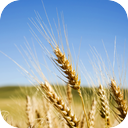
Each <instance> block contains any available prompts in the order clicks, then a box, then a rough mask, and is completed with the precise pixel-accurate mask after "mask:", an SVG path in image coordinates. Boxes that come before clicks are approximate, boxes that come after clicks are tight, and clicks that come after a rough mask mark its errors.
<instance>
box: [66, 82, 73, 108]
mask: <svg viewBox="0 0 128 128" xmlns="http://www.w3.org/2000/svg"><path fill="white" fill-rule="evenodd" d="M67 99H68V106H69V107H71V103H72V88H71V87H70V85H69V84H67Z"/></svg>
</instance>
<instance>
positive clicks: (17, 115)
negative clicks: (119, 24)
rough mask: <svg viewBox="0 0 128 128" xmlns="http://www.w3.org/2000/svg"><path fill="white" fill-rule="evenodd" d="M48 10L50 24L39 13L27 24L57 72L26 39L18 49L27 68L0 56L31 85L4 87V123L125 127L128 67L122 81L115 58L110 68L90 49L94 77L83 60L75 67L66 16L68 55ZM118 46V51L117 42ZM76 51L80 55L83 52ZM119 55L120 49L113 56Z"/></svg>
mask: <svg viewBox="0 0 128 128" xmlns="http://www.w3.org/2000/svg"><path fill="white" fill-rule="evenodd" d="M43 7H44V5H43ZM44 11H45V15H46V18H47V20H48V25H46V24H45V23H44V22H43V20H42V18H41V16H40V15H39V13H38V12H36V11H35V14H36V18H35V19H33V18H30V19H29V21H30V24H31V25H29V27H30V32H31V34H32V36H33V38H34V39H35V40H36V41H37V43H38V44H39V46H40V47H41V48H42V52H43V54H44V55H45V57H48V58H49V60H50V63H52V64H53V68H52V69H53V70H52V71H51V69H50V68H49V67H48V64H47V62H46V65H45V66H44V65H43V64H42V63H40V62H39V60H38V55H37V52H36V50H35V49H36V48H35V47H34V46H33V48H31V46H30V44H29V43H28V41H27V39H25V41H26V42H25V46H24V47H21V49H20V48H18V46H16V47H17V49H18V50H19V52H20V53H21V55H22V57H23V59H24V60H25V62H26V64H27V66H28V69H26V68H24V67H22V66H21V65H20V64H18V63H17V62H16V61H15V60H13V59H12V58H11V57H9V56H8V55H6V53H3V52H2V51H0V52H1V53H2V54H4V55H5V56H6V57H8V58H9V59H11V61H13V62H14V63H15V64H16V65H17V66H18V67H19V69H20V70H21V72H22V73H23V74H24V75H25V76H26V77H27V79H29V81H30V83H31V85H29V86H24V87H23V86H20V87H18V86H12V87H10V86H8V87H1V88H0V110H1V112H2V115H3V118H4V119H5V120H6V121H7V122H8V123H9V124H10V125H12V126H16V127H18V128H21V127H24V128H103V127H104V128H109V127H113V126H116V125H118V124H119V123H121V122H122V121H123V120H124V119H125V117H126V115H127V110H128V107H127V106H128V89H127V88H126V87H127V81H126V75H127V74H126V70H127V69H126V68H127V67H125V68H124V72H123V75H122V77H121V79H117V77H118V76H117V74H116V73H115V71H114V67H112V66H111V63H117V61H116V59H115V58H114V60H113V62H110V61H109V57H108V60H107V61H108V63H109V66H110V68H108V67H107V66H106V63H105V62H104V61H103V58H102V56H101V55H100V51H98V52H97V50H96V49H95V48H92V47H91V48H90V49H91V52H92V53H91V54H90V56H92V57H91V58H92V59H91V65H92V68H93V70H94V74H93V75H94V76H95V78H93V77H92V76H91V75H90V74H89V71H87V68H88V67H85V66H84V64H83V62H82V61H81V62H80V63H77V62H75V60H74V57H73V56H72V53H71V51H70V47H69V45H70V42H68V35H67V31H66V29H67V28H66V26H65V23H64V16H63V14H62V19H61V20H62V26H63V31H64V32H63V34H64V37H65V43H66V45H67V49H66V50H65V49H64V47H63V42H64V41H62V37H61V34H62V33H61V29H60V21H61V20H60V19H59V16H58V26H57V24H56V23H55V26H56V30H57V34H58V37H55V36H54V30H53V29H52V26H51V23H50V21H49V19H48V15H47V12H46V10H45V7H44ZM34 29H36V30H37V31H38V32H39V33H38V34H40V35H41V36H42V37H43V38H45V40H46V41H47V43H48V44H49V46H50V47H51V49H49V47H48V48H47V47H45V44H43V42H41V39H40V38H39V37H38V34H37V33H36V32H35V31H34ZM114 46H115V47H116V42H115V43H114ZM75 50H77V51H79V49H75ZM105 51H106V56H107V55H108V54H107V50H106V49H105ZM115 52H116V49H114V51H113V53H115ZM82 53H83V52H82ZM83 54H84V53H83ZM114 57H115V56H114ZM78 58H80V56H79V57H78ZM42 59H43V57H42ZM74 63H75V64H74ZM74 65H75V66H76V68H75V66H74ZM81 65H82V66H81ZM43 68H46V69H48V70H50V71H49V72H50V75H51V76H52V75H54V77H55V78H56V79H59V80H61V81H62V83H61V84H60V83H57V82H56V83H52V81H49V79H48V78H46V75H45V74H44V72H43ZM55 69H56V70H57V71H58V72H57V73H56V72H54V70H55ZM37 74H38V76H39V77H38V76H37ZM81 74H83V75H84V77H85V79H86V80H87V82H88V85H87V86H85V85H82V84H81V81H82V79H81V77H80V76H81ZM99 120H101V121H99Z"/></svg>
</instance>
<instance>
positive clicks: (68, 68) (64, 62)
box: [54, 46, 89, 128]
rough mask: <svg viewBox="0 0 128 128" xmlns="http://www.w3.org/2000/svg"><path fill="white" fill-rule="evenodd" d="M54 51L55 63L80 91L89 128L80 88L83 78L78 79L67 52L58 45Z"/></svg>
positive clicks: (69, 82) (73, 86)
mask: <svg viewBox="0 0 128 128" xmlns="http://www.w3.org/2000/svg"><path fill="white" fill-rule="evenodd" d="M54 53H55V55H56V57H57V59H55V60H56V62H55V63H56V64H57V66H59V67H60V68H61V70H62V72H64V73H65V74H66V78H67V79H68V84H69V85H70V86H71V87H72V88H73V89H75V90H77V91H78V93H79V96H80V98H81V101H82V106H83V109H84V114H85V117H86V121H87V127H88V128H89V122H88V117H87V114H86V111H85V106H84V100H83V97H82V94H81V90H80V84H81V80H78V74H76V72H75V70H73V68H72V65H71V64H70V63H69V60H68V59H67V58H66V56H65V54H63V53H62V52H61V50H60V49H59V47H58V46H57V47H56V48H55V49H54Z"/></svg>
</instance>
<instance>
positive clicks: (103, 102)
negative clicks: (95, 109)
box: [98, 84, 110, 127]
mask: <svg viewBox="0 0 128 128" xmlns="http://www.w3.org/2000/svg"><path fill="white" fill-rule="evenodd" d="M98 96H99V99H100V115H101V117H102V118H104V119H105V120H106V126H107V127H109V126H110V117H109V115H110V114H109V104H108V100H107V98H106V95H105V91H104V89H103V87H102V85H101V84H100V86H99V88H98Z"/></svg>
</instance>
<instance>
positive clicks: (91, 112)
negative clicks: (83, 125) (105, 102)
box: [88, 99, 97, 128]
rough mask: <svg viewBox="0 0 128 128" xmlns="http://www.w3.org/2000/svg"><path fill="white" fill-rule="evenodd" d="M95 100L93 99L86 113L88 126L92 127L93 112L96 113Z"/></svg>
mask: <svg viewBox="0 0 128 128" xmlns="http://www.w3.org/2000/svg"><path fill="white" fill-rule="evenodd" d="M96 103H97V102H96V100H95V99H94V100H93V102H92V106H91V110H90V111H89V114H88V121H89V124H90V125H89V126H90V128H94V124H95V123H94V121H95V113H96Z"/></svg>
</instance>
